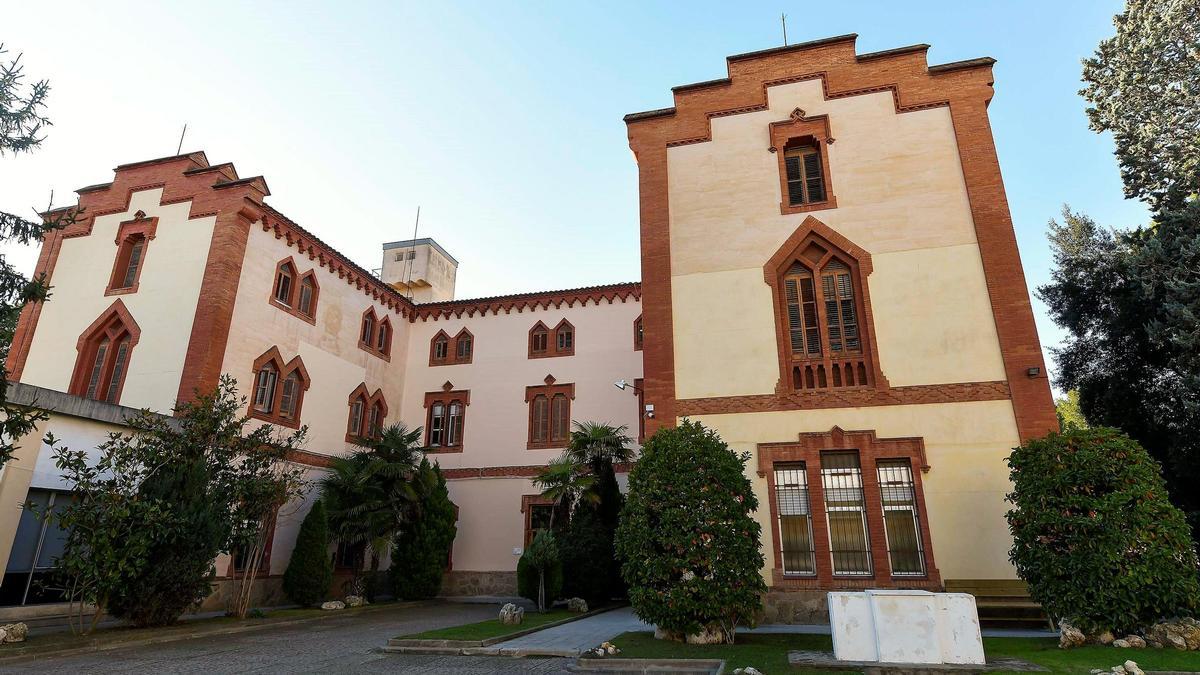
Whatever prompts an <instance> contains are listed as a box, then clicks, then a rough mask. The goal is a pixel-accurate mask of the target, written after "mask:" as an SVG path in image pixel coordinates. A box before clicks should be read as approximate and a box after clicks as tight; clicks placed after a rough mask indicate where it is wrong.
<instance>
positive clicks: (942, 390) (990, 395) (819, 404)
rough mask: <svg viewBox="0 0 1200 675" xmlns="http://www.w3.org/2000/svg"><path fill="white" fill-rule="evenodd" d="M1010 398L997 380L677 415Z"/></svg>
mask: <svg viewBox="0 0 1200 675" xmlns="http://www.w3.org/2000/svg"><path fill="white" fill-rule="evenodd" d="M1008 398H1009V389H1008V383H1007V382H1005V381H1003V380H997V381H994V382H963V383H957V384H922V385H912V386H904V387H891V388H888V389H875V388H864V389H842V390H839V389H829V390H823V391H792V392H784V393H778V394H752V395H749V396H714V397H711V398H681V399H679V400H678V401H676V414H678V415H679V416H680V417H689V416H695V415H726V414H731V413H755V412H778V411H781V410H820V409H829V408H863V407H867V406H882V405H922V404H926V403H966V402H970V401H1004V400H1007V399H1008Z"/></svg>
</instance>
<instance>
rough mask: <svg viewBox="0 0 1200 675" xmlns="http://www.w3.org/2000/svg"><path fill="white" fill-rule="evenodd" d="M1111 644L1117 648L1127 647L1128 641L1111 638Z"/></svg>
mask: <svg viewBox="0 0 1200 675" xmlns="http://www.w3.org/2000/svg"><path fill="white" fill-rule="evenodd" d="M1112 646H1114V647H1117V648H1119V649H1129V641H1128V640H1113V642H1112Z"/></svg>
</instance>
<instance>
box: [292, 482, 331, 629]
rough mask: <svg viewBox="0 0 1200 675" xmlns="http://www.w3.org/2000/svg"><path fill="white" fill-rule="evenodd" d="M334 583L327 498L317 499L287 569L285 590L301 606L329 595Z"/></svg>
mask: <svg viewBox="0 0 1200 675" xmlns="http://www.w3.org/2000/svg"><path fill="white" fill-rule="evenodd" d="M332 583H333V559H332V558H331V557H330V555H329V516H328V515H327V514H326V512H325V501H324V500H323V499H318V500H316V501H314V502H313V505H312V508H310V509H309V510H308V515H307V516H305V517H304V522H303V523H301V524H300V533H299V534H298V535H297V536H296V548H294V549H292V558H291V560H290V561H289V562H288V566H287V571H286V572H284V573H283V592H284V593H286V594H287V596H288V597H289V598H291V599H292V602H295V603H296V604H298V605H300V606H301V607H311V606H312V605H315V604H317V603H319V602H321V601H322V600H324V599H325V596H326V594H327V593H329V586H330V585H331V584H332Z"/></svg>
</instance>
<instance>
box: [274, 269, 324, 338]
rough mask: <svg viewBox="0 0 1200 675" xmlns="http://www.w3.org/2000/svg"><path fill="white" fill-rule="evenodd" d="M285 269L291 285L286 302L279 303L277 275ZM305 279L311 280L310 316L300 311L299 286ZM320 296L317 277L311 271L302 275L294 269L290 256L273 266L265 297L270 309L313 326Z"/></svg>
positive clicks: (315, 322)
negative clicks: (272, 274)
mask: <svg viewBox="0 0 1200 675" xmlns="http://www.w3.org/2000/svg"><path fill="white" fill-rule="evenodd" d="M285 269H286V270H287V271H288V273H289V274H291V276H292V285H291V288H290V289H289V292H288V301H287V302H286V303H284V302H281V301H280V300H279V295H278V293H279V274H280V272H282V271H283V270H285ZM306 279H311V280H312V283H313V296H312V304H311V306H310V307H309V309H311V310H312V314H311V315H309V314H305V313H304V312H302V311H300V285H301V284H303V283H304V281H305V280H306ZM320 295H321V284H320V283H319V282H318V281H317V275H316V273H315V272H314V271H313V270H308V271H307V272H305V273H304V274H301V273H300V270H299V268H298V267H296V260H295V258H293V257H291V256H288V257H286V258H284V259H283V260H280V261H279V263H278V264H277V265H275V276H274V278H273V279H272V281H271V294H270V295H269V296H267V303H268V304H270V305H271V306H272V307H275V308H277V309H280V310H283V311H284V312H287V313H288V314H291V315H292V316H294V317H296V318H297V319H300V320H301V321H304V322H307V323H311V324H313V325H314V326H315V325H316V324H317V299H318V298H319V297H320Z"/></svg>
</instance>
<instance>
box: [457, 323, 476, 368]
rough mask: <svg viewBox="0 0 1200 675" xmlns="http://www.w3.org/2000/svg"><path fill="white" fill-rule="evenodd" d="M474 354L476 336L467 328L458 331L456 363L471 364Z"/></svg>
mask: <svg viewBox="0 0 1200 675" xmlns="http://www.w3.org/2000/svg"><path fill="white" fill-rule="evenodd" d="M474 353H475V336H473V335H471V331H469V330H467V329H466V328H464V329H462V330H460V331H458V335H455V336H454V362H455V363H470V362H471V357H472V355H473V354H474Z"/></svg>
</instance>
